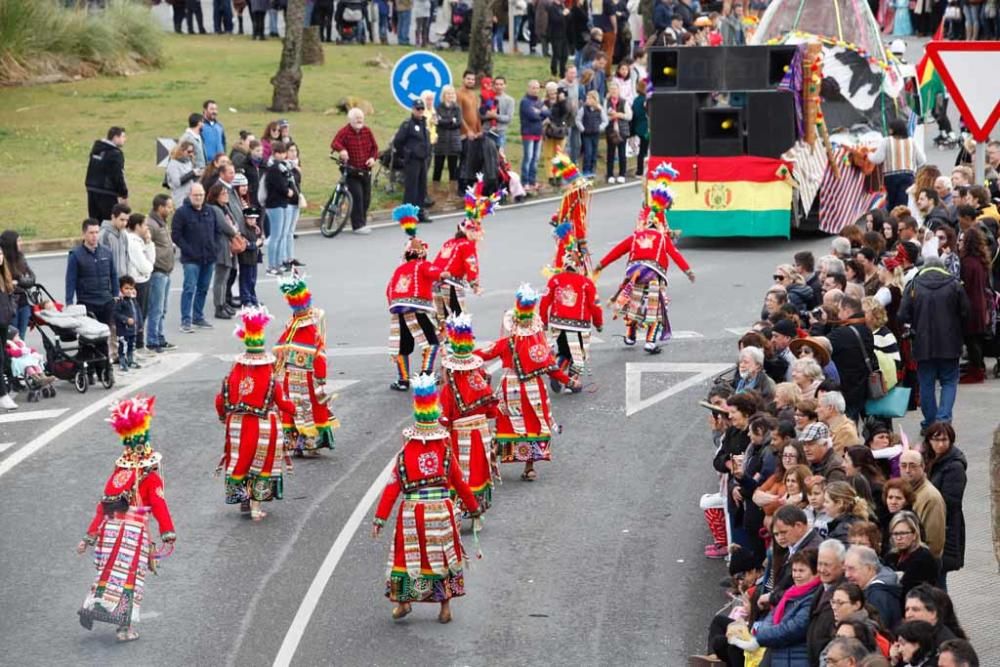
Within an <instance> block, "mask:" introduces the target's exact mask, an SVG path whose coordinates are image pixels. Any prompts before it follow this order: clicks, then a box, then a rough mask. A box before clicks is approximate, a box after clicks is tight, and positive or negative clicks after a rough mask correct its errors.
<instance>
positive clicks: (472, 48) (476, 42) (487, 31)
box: [466, 0, 504, 76]
mask: <svg viewBox="0 0 1000 667" xmlns="http://www.w3.org/2000/svg"><path fill="white" fill-rule="evenodd" d="M494 2H504V0H474V1H473V3H472V34H471V35H470V36H469V65H468V67H467V68H466V69H469V70H472V71H473V72H475V73H476V76H479V75H481V74H486V75H489V76H493V40H492V36H493V13H494V12H493V3H494Z"/></svg>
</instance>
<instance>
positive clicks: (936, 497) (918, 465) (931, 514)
mask: <svg viewBox="0 0 1000 667" xmlns="http://www.w3.org/2000/svg"><path fill="white" fill-rule="evenodd" d="M899 476H900V477H902V478H903V479H905V480H906V481H907V482H909V483H910V488H912V489H913V512H914V514H916V515H917V518H918V519H920V525H921V526H923V528H924V533H925V535H926V542H927V548H928V549H930V550H931V553H932V554H934V557H935V558H937V559H939V560H940V558H941V555H942V554H943V553H944V538H945V517H946V516H947V514H946V512H945V502H944V497H943V496H942V495H941V492H940V491H938V490H937V488H935V487H934V485H933V484H931V482H930V480H929V479H927V472H926V469H925V466H924V457H923V456H922V455H921V454H920V452H918V451H916V450H914V449H908V450H905V451H904V452H903V453H902V454H900V456H899Z"/></svg>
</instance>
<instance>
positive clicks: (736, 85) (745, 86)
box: [725, 46, 769, 91]
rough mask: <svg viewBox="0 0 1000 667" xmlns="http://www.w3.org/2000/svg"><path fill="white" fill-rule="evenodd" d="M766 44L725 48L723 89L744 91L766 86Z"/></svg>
mask: <svg viewBox="0 0 1000 667" xmlns="http://www.w3.org/2000/svg"><path fill="white" fill-rule="evenodd" d="M768 48H769V47H767V46H743V47H734V48H730V49H726V61H725V71H726V76H725V90H727V91H744V90H761V89H763V88H767V86H766V85H765V84H766V81H767V58H768Z"/></svg>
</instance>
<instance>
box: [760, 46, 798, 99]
mask: <svg viewBox="0 0 1000 667" xmlns="http://www.w3.org/2000/svg"><path fill="white" fill-rule="evenodd" d="M765 48H767V87H768V88H776V87H777V86H778V84H780V83H781V80H782V79H784V78H785V74H786V73H787V72H788V69H789V68H790V67H791V66H792V59H793V58H795V54H796V52H797V51H798V50H799V47H797V46H789V45H785V44H782V45H780V46H768V47H765Z"/></svg>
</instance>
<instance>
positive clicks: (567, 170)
mask: <svg viewBox="0 0 1000 667" xmlns="http://www.w3.org/2000/svg"><path fill="white" fill-rule="evenodd" d="M552 170H553V171H554V172H555V175H556V176H558V177H559V178H561V179H562V181H563V183H566V184H568V186H569V187H568V188H567V189H566V190H565V191H564V192H563V196H562V201H561V202H559V211H558V212H557V213H556V214H555V215H553V216H552V226H553V227H555V228H556V238H557V239H559V242H558V243H557V244H556V254H555V257H554V258H553V260H552V270H553V271H555V272H559V271H562V268H563V260H564V259H565V257H566V243H568V242H569V240H570V239H572V240H573V242H574V243H575V245H576V249H577V252H578V254H579V256H580V266H579V268H578V271H579V272H580V273H582V274H583V275H585V276H588V277H590V276H591V275H593V273H594V269H593V266H592V262H591V259H590V250H589V249H588V248H587V229H588V227H589V226H590V225H589V217H590V195H591V185H592V184H591V182H590V181H588V180H587V179H585V178H584V177H583V176H582V175H581V174H580V170H579V169H577V168H576V165H575V164H573V162H572V161H571V160H570V159H569V157H568V156H567V155H566V154H564V153H557V154H556V156H555V157H554V158H552ZM567 228H568V232H567V231H565V230H566V229H567Z"/></svg>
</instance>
